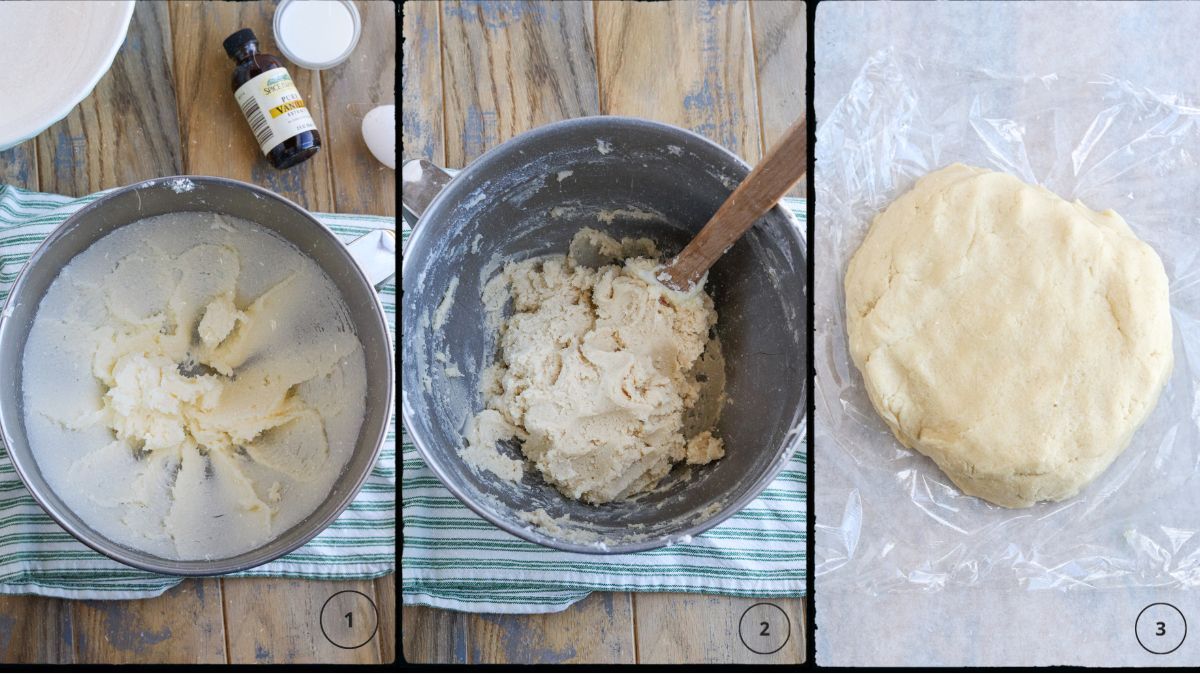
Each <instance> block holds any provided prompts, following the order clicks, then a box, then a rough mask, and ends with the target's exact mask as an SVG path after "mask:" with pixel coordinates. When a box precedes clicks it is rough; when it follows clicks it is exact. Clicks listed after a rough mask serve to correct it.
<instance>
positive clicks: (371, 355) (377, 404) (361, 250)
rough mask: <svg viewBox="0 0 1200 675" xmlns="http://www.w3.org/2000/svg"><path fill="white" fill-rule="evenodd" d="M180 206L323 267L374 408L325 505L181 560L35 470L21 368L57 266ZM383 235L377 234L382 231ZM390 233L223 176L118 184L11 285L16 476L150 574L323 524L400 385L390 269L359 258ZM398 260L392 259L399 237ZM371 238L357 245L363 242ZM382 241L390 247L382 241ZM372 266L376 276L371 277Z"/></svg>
mask: <svg viewBox="0 0 1200 675" xmlns="http://www.w3.org/2000/svg"><path fill="white" fill-rule="evenodd" d="M180 211H214V212H218V213H224V214H228V215H231V216H235V217H238V218H244V219H246V220H249V221H251V222H254V223H257V224H259V225H261V226H263V227H264V228H267V229H269V230H271V231H273V232H275V233H276V234H278V235H279V236H281V237H282V238H284V239H285V240H287V241H289V242H291V243H292V244H293V245H294V246H296V247H297V248H298V249H300V250H301V251H302V252H304V253H305V254H307V255H308V256H309V257H311V258H312V259H313V260H314V261H316V262H317V264H319V265H320V266H321V268H322V269H323V270H324V271H325V273H326V274H328V275H329V278H330V279H331V280H332V281H333V283H334V284H335V285H336V286H337V288H338V290H339V291H340V292H341V295H342V299H343V301H344V302H345V303H346V308H347V309H348V311H349V314H350V317H351V320H352V321H353V323H354V329H355V332H356V333H357V335H358V339H359V341H360V342H361V343H362V346H363V350H364V352H365V354H366V361H367V402H366V403H367V407H366V413H365V415H364V418H363V423H362V428H361V430H360V431H359V437H358V444H357V446H356V447H355V449H354V453H353V454H352V456H351V457H350V459H349V460H348V461H347V463H346V466H345V467H344V468H343V470H342V473H341V475H340V476H339V477H338V479H337V480H336V482H335V483H334V484H333V487H332V489H331V490H330V493H329V495H328V496H327V497H326V498H325V501H324V502H322V503H321V506H320V507H319V508H317V510H316V511H314V512H313V513H312V514H310V515H309V516H308V517H307V518H305V519H304V520H302V521H300V522H299V523H298V524H296V525H295V526H293V527H291V528H290V529H288V530H287V531H286V532H283V533H282V534H280V536H279V537H277V538H276V539H274V540H273V541H270V542H268V543H266V544H264V545H262V546H260V547H258V548H256V549H254V550H252V551H248V552H246V553H242V554H240V555H236V556H233V557H229V558H223V559H214V560H195V561H178V560H170V559H168V558H162V557H160V556H155V555H151V554H149V553H146V552H144V551H138V550H136V549H132V548H129V547H127V546H124V545H121V544H118V543H116V542H113V541H112V540H110V539H108V538H107V537H105V536H104V535H102V534H100V533H99V532H97V531H96V530H95V529H93V528H92V527H91V526H90V525H88V523H87V522H85V521H84V520H83V519H81V518H80V517H79V516H77V515H75V513H74V512H73V511H72V510H71V509H70V508H69V507H67V506H66V504H65V503H64V502H63V501H62V499H61V498H59V496H58V495H57V494H55V493H54V491H53V490H52V489H51V488H50V486H49V485H48V484H47V482H46V479H45V478H44V477H43V476H42V474H41V471H40V470H39V468H38V463H37V457H36V454H35V452H34V451H33V449H32V448H30V447H29V444H28V440H27V438H26V434H25V410H24V403H23V396H22V384H21V383H22V382H23V381H24V379H25V378H26V377H37V373H25V372H23V370H22V367H21V361H22V358H21V357H22V353H23V352H24V350H25V341H26V339H27V338H28V337H29V329H30V327H31V325H32V323H33V317H34V314H35V313H36V311H37V308H38V303H39V302H40V301H41V299H42V296H43V295H45V293H46V289H47V288H49V286H50V284H51V282H53V281H54V279H55V277H57V276H58V273H59V271H61V270H62V268H63V267H65V266H66V265H67V263H68V262H70V261H71V259H72V258H74V257H75V256H76V255H78V254H79V253H81V252H83V250H84V249H86V248H87V247H89V246H91V245H92V244H93V243H95V242H96V241H97V240H98V239H100V238H101V237H103V236H104V235H106V234H108V233H109V232H112V231H113V230H115V229H117V228H119V227H121V226H123V225H128V224H129V223H132V222H134V221H136V220H141V219H142V218H148V217H150V216H157V215H161V214H164V213H175V212H180ZM375 235H379V236H375ZM388 240H389V236H388V235H386V234H385V233H384V232H383V231H377V232H375V233H372V234H371V235H367V236H366V237H363V238H362V239H360V240H359V241H357V242H354V243H353V244H351V246H352V247H355V248H356V249H357V254H356V255H354V256H352V255H351V251H350V249H349V248H348V247H347V246H345V245H343V244H342V243H341V241H340V240H338V238H337V236H336V235H334V233H333V232H331V231H330V230H329V229H328V228H326V227H325V226H324V225H323V224H321V222H320V221H318V220H317V219H316V218H314V217H313V216H312V215H311V214H309V213H308V212H307V211H305V210H304V209H302V208H301V207H299V206H297V205H296V204H294V203H292V202H290V201H288V200H286V199H284V198H283V197H280V196H279V195H276V194H274V193H273V192H270V191H268V190H265V189H263V188H260V187H258V186H255V185H250V184H248V183H242V182H239V181H235V180H229V179H226V178H211V177H205V176H174V177H170V178H162V179H156V180H152V181H146V182H144V183H138V184H136V185H131V186H129V187H125V188H120V189H118V190H114V191H112V192H109V193H107V194H105V195H104V196H102V197H100V198H99V199H97V200H96V201H94V202H92V203H91V204H89V205H87V206H85V207H83V208H82V209H80V210H79V211H78V212H76V213H75V214H74V215H72V216H71V217H70V218H68V219H67V220H66V221H65V222H64V223H63V224H62V225H61V226H59V228H58V229H56V230H55V231H54V232H53V233H51V234H50V236H49V237H47V238H46V240H45V241H44V242H42V244H41V246H39V247H38V249H37V250H36V251H35V252H34V253H33V255H32V256H30V258H29V260H28V262H26V264H25V267H24V269H23V270H22V271H21V275H20V277H19V278H18V279H17V282H16V284H15V285H14V286H13V288H12V291H11V293H10V294H9V297H8V302H7V304H6V306H5V308H4V312H3V320H2V321H0V373H4V374H5V376H4V377H3V378H0V431H2V432H3V436H4V444H5V446H6V447H7V448H8V455H9V457H10V458H11V459H12V462H13V466H14V467H15V468H16V470H17V474H18V475H19V476H20V477H21V480H22V481H23V482H24V483H25V486H26V487H27V488H29V491H30V492H31V493H32V494H33V497H34V499H36V500H37V501H38V503H39V504H41V506H42V508H43V509H45V510H46V513H48V514H50V517H51V518H53V519H54V520H55V521H57V522H58V524H59V525H62V527H63V528H64V529H66V530H67V531H68V532H70V533H71V534H72V535H74V536H75V537H76V538H77V539H79V540H80V541H82V542H83V543H84V544H87V545H88V546H90V547H91V548H93V549H95V550H96V551H98V552H100V553H103V554H104V555H106V556H108V557H110V558H113V559H114V560H117V561H119V562H122V563H125V564H126V565H131V566H133V567H138V568H141V569H144V570H149V571H151V572H159V573H162V574H173V575H180V576H202V575H212V574H226V573H229V572H236V571H240V570H245V569H249V568H251V567H256V566H258V565H261V564H263V563H266V562H269V561H271V560H274V559H275V558H278V557H279V556H281V555H284V554H285V553H288V552H290V551H292V550H294V549H296V548H297V547H299V546H301V545H302V544H304V543H305V542H306V541H308V540H309V539H312V538H313V537H314V536H316V535H317V534H318V533H320V532H321V531H322V530H324V529H325V528H326V527H327V526H328V525H329V524H330V523H331V522H333V520H334V519H335V518H337V516H338V515H339V514H340V513H341V512H342V511H343V510H344V509H345V508H346V506H348V505H349V504H350V502H351V501H352V500H353V499H354V497H355V495H357V494H358V490H359V488H360V487H362V484H363V482H364V481H365V480H366V479H367V475H368V474H369V473H370V471H371V468H372V467H373V466H374V465H375V460H376V458H377V457H378V454H379V449H380V447H381V446H382V444H383V440H384V435H385V434H386V433H387V425H388V418H389V416H390V414H391V411H392V390H393V387H394V379H393V377H394V375H393V367H392V365H393V352H392V348H391V340H390V337H389V334H388V326H387V321H386V318H385V316H384V313H383V307H382V306H381V305H380V302H379V296H378V295H377V294H376V293H375V289H374V287H373V284H376V283H380V282H382V281H383V280H384V279H383V278H379V275H381V274H386V272H383V273H381V272H380V271H379V270H378V269H376V270H364V268H363V267H362V266H361V265H362V263H361V262H356V260H360V261H362V260H366V259H368V258H370V259H373V260H375V261H378V260H380V259H381V257H384V256H386V242H387V241H388ZM391 241H392V242H393V248H392V253H391V255H392V258H391V260H392V265H393V269H394V264H395V262H394V261H395V257H394V255H395V249H394V241H395V240H394V238H391ZM360 242H362V244H365V245H367V246H355V245H356V244H359V243H360ZM376 243H379V244H381V245H382V246H383V248H382V249H380V250H376V249H379V246H376ZM368 271H369V272H371V274H372V277H375V278H370V277H368Z"/></svg>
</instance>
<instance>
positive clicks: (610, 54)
mask: <svg viewBox="0 0 1200 675" xmlns="http://www.w3.org/2000/svg"><path fill="white" fill-rule="evenodd" d="M596 61H597V73H598V74H599V77H600V93H601V99H600V107H601V109H602V110H603V111H604V112H605V113H606V114H611V115H635V116H639V117H647V118H650V119H655V120H659V121H662V122H669V123H671V124H677V125H679V126H683V127H687V128H688V129H691V130H692V131H695V132H697V133H699V134H701V135H703V136H706V137H708V138H709V139H711V140H713V141H716V142H717V143H720V144H721V145H723V146H725V147H726V148H729V149H730V150H732V151H733V152H735V153H737V154H738V155H740V156H741V157H742V158H744V159H745V160H746V161H748V162H750V163H751V164H753V163H754V162H756V161H757V160H758V158H759V156H760V155H761V145H760V140H759V132H758V110H757V103H756V101H755V89H754V55H753V49H752V46H751V40H750V19H749V12H748V9H747V6H746V3H745V2H732V3H728V2H709V1H707V0H706V1H704V2H684V1H680V0H673V1H672V2H656V3H625V2H617V1H613V0H603V1H601V2H599V3H597V5H596Z"/></svg>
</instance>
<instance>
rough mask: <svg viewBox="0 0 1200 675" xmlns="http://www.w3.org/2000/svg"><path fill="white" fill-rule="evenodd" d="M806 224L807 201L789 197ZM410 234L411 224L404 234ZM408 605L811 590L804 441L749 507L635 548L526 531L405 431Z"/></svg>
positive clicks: (469, 607)
mask: <svg viewBox="0 0 1200 675" xmlns="http://www.w3.org/2000/svg"><path fill="white" fill-rule="evenodd" d="M784 206H785V207H786V208H787V209H788V210H790V211H791V212H792V213H793V214H794V215H795V216H796V220H797V224H798V226H799V227H801V229H802V230H803V227H804V223H805V206H804V200H801V199H785V200H784ZM404 234H405V235H407V232H405V233H404ZM401 441H402V442H401V448H402V453H401V465H402V467H403V477H402V479H401V492H402V497H403V501H402V503H401V512H402V517H403V521H404V539H403V542H404V549H403V553H402V557H401V560H402V563H401V566H400V567H401V576H402V578H403V598H404V602H405V603H406V604H422V605H432V606H434V607H441V608H444V609H454V610H460V611H471V612H510V613H532V612H557V611H559V610H562V609H565V608H566V607H568V606H569V605H571V604H572V603H574V602H577V601H579V600H581V599H583V598H584V597H586V596H587V595H588V593H590V592H592V591H672V592H685V593H713V594H720V595H739V596H749V597H764V598H765V597H786V596H799V595H803V594H804V578H805V542H806V537H807V535H806V532H807V531H806V526H805V519H806V514H807V507H806V499H807V494H806V490H807V480H806V474H807V460H806V454H805V451H804V449H803V448H804V446H803V444H801V446H800V450H798V451H797V452H796V454H795V455H794V456H793V457H792V459H791V461H790V462H788V464H787V465H786V466H785V467H784V470H783V471H781V472H780V474H779V477H778V478H776V479H775V481H774V482H772V483H771V484H770V485H768V486H767V489H766V490H764V491H763V492H762V494H761V495H760V496H759V497H758V498H757V499H755V500H754V501H753V502H751V503H750V504H749V505H748V506H747V507H746V508H745V509H742V510H741V511H739V512H738V513H737V514H736V515H734V516H733V517H731V518H729V519H728V520H726V521H725V522H723V523H721V524H720V525H718V526H717V527H714V528H712V529H711V530H709V531H707V532H705V533H704V534H702V535H700V536H697V537H694V538H693V539H692V541H691V542H689V543H679V544H675V545H673V546H668V547H664V548H660V549H657V550H653V551H645V552H642V553H633V554H628V555H612V556H607V555H587V554H577V553H564V552H561V551H555V550H552V549H549V548H544V547H542V546H538V545H536V544H531V543H529V542H526V541H525V540H523V539H519V538H517V537H515V536H513V535H511V534H508V533H507V532H504V531H503V530H500V529H499V528H496V527H494V526H493V525H492V524H491V523H488V522H487V521H486V520H484V519H483V518H480V517H479V516H477V515H475V513H474V512H473V511H471V510H470V509H468V508H467V507H466V506H464V505H463V504H462V503H461V502H459V501H458V500H457V499H455V497H454V496H453V495H451V494H450V492H449V491H448V490H446V488H445V487H443V486H442V484H441V482H439V481H438V479H437V478H436V477H435V476H434V475H433V473H432V472H431V471H430V470H429V469H428V468H427V467H426V466H425V463H424V462H422V461H421V458H420V455H418V454H417V451H416V448H415V447H414V446H413V445H412V444H410V443H408V442H406V441H405V440H404V439H403V437H402V438H401Z"/></svg>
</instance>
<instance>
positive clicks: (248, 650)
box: [222, 579, 384, 663]
mask: <svg viewBox="0 0 1200 675" xmlns="http://www.w3.org/2000/svg"><path fill="white" fill-rule="evenodd" d="M222 585H223V587H224V591H225V592H224V599H225V629H226V635H227V636H228V640H229V662H230V663H379V635H378V632H377V633H376V635H375V638H374V639H372V640H371V641H370V642H368V643H366V644H365V645H363V646H362V647H359V648H357V649H342V648H340V647H338V646H336V645H334V644H333V643H331V642H330V641H329V640H327V639H326V638H325V637H324V635H323V634H322V632H321V618H320V617H321V607H322V605H324V604H325V601H326V600H328V599H329V598H330V596H332V595H333V594H334V593H337V592H339V591H358V592H359V593H362V594H364V595H366V596H367V597H369V598H371V600H372V601H375V606H376V607H378V606H379V602H378V600H377V598H376V597H375V586H374V584H373V583H372V582H371V581H369V580H367V581H317V580H312V579H305V580H293V579H223V580H222ZM380 630H384V627H383V626H382V623H381V625H380Z"/></svg>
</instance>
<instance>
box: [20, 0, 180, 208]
mask: <svg viewBox="0 0 1200 675" xmlns="http://www.w3.org/2000/svg"><path fill="white" fill-rule="evenodd" d="M167 14H168V12H167V3H166V2H163V1H155V2H142V3H138V4H137V6H136V8H135V9H134V12H133V20H132V22H131V23H130V25H129V33H128V36H127V37H126V38H125V44H124V46H122V47H121V51H120V52H118V53H117V57H116V59H115V60H114V61H113V65H112V68H111V69H110V70H109V71H108V73H107V74H106V75H105V76H104V77H102V78H101V79H100V82H99V83H98V84H97V85H96V89H95V90H94V91H93V92H92V93H91V95H89V96H88V97H87V98H85V99H84V100H83V101H82V102H81V103H80V104H79V105H78V106H76V107H75V109H74V110H72V111H71V112H70V114H68V115H67V117H66V118H65V119H63V120H62V121H61V122H58V123H57V124H55V125H54V126H52V127H50V128H49V129H48V130H46V131H45V132H43V133H41V134H40V135H39V136H38V137H37V139H36V140H37V146H38V156H39V158H40V161H39V163H38V172H39V174H40V182H41V188H42V190H44V191H46V192H57V193H61V194H67V195H74V196H80V195H84V194H87V193H89V192H95V191H97V190H103V189H106V188H111V187H117V186H121V185H128V184H129V183H134V182H137V181H140V180H145V179H147V178H155V177H158V176H163V175H168V176H169V175H172V174H174V173H178V172H179V169H180V167H181V162H180V152H179V124H178V119H177V117H176V108H175V86H174V82H173V78H172V58H173V55H172V52H171V34H170V31H169V28H168V23H169V22H168V17H167Z"/></svg>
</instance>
